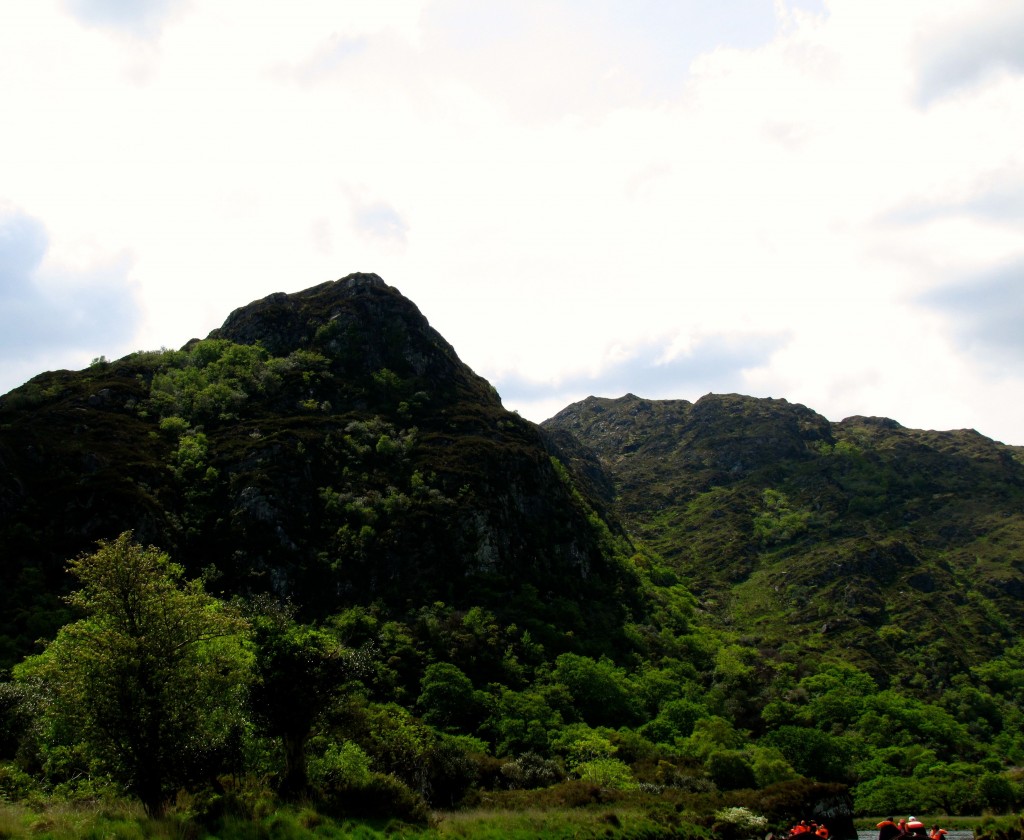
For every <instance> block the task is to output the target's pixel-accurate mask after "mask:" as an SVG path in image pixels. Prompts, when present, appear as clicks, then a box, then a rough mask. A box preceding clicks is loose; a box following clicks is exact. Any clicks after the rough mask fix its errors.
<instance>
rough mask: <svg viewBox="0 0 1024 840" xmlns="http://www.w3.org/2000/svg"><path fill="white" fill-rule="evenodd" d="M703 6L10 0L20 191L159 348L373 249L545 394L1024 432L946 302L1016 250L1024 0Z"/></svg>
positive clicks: (3, 174)
mask: <svg viewBox="0 0 1024 840" xmlns="http://www.w3.org/2000/svg"><path fill="white" fill-rule="evenodd" d="M700 5H701V10H702V13H701V14H697V12H696V11H695V9H696V7H695V6H694V5H693V4H692V3H688V2H680V3H660V2H655V0H642V1H641V2H638V3H637V4H631V5H630V7H629V13H628V14H625V13H624V11H623V10H624V8H625V7H623V6H621V4H617V3H613V2H610V0H609V2H605V0H600V2H595V3H592V4H591V3H588V4H581V3H576V2H571V0H564V2H554V3H540V2H521V3H504V2H499V3H492V4H487V5H486V6H480V4H475V3H465V2H462V0H416V2H412V0H410V2H398V0H393V1H391V2H384V3H381V2H369V0H367V2H348V3H345V4H336V3H333V2H314V0H307V1H306V2H297V3H292V4H287V5H279V6H266V5H264V6H253V5H252V4H247V3H241V2H238V0H216V2H208V3H206V2H204V3H196V2H192V3H187V4H184V5H179V4H163V5H161V4H156V6H154V7H152V8H153V9H157V10H158V11H159V10H161V9H162V10H163V11H162V12H161V13H160V14H158V15H156V17H155V18H153V19H154V20H156V21H158V23H159V26H158V28H157V29H154V30H152V32H153V33H155V34H151V35H149V36H148V37H146V38H140V37H125V30H124V27H121V28H118V26H116V25H115V23H116V22H114V21H109V20H108V21H107V22H106V23H105V24H103V22H102V21H100V20H99V18H98V17H97V14H98V12H97V13H96V14H94V15H93V16H92V19H83V13H82V11H81V8H79V9H78V16H77V17H76V16H75V15H72V14H69V13H68V8H69V7H68V6H67V5H65V4H64V3H60V2H56V0H40V2H38V3H33V4H31V5H29V4H25V5H23V6H20V7H17V8H16V7H14V6H10V7H4V8H3V9H2V10H0V108H2V109H3V113H4V114H5V115H8V116H7V121H8V123H9V124H10V125H13V126H16V130H13V131H9V132H6V133H5V136H4V137H3V139H2V140H0V143H2V144H3V154H2V155H0V201H4V200H5V201H7V202H9V203H11V204H12V205H13V206H16V207H18V208H21V209H22V211H23V212H24V213H25V214H27V215H28V216H30V217H31V218H34V219H36V220H39V221H40V223H41V224H43V225H45V230H46V232H47V234H48V243H49V244H48V250H47V260H48V261H52V262H53V263H54V264H55V265H57V264H59V265H67V266H79V267H89V266H95V265H101V264H107V265H109V266H111V267H110V269H109V270H110V272H111V274H112V276H114V277H119V278H120V279H121V280H124V281H125V282H130V283H132V284H134V285H133V287H134V288H136V289H137V290H138V299H139V304H140V306H141V307H142V312H143V317H142V319H141V321H140V323H139V325H138V326H139V330H140V332H139V336H140V337H141V338H140V341H141V346H150V347H159V346H161V345H171V346H177V345H180V344H181V343H183V342H184V341H185V340H187V339H188V338H190V337H192V336H195V335H203V334H205V333H206V332H207V331H208V330H210V329H211V328H213V327H214V326H217V325H219V323H220V322H221V321H222V320H223V318H224V317H225V316H226V315H227V313H228V312H230V311H231V310H232V309H234V308H235V307H237V306H239V305H241V304H244V303H246V302H248V301H249V300H253V299H256V298H259V297H262V296H264V295H266V294H268V293H270V292H273V291H278V290H283V291H297V290H298V289H300V288H303V287H305V286H311V285H314V284H316V283H319V282H322V281H323V280H326V279H331V278H335V277H339V276H342V275H344V274H347V273H349V272H350V271H356V270H366V271H376V272H377V273H379V274H381V276H383V277H384V279H385V280H386V281H388V282H389V283H392V284H393V285H395V286H397V287H398V288H399V289H401V290H402V291H403V292H404V293H405V294H406V295H407V296H409V297H410V298H411V299H412V300H413V301H414V302H416V303H417V305H419V306H420V308H421V309H422V310H423V312H424V313H425V314H426V315H427V317H428V318H429V319H430V320H431V322H432V323H433V325H434V326H435V327H437V328H438V329H439V330H440V331H441V332H442V334H444V335H445V337H446V338H448V339H449V340H450V341H451V342H452V343H453V344H454V345H455V347H456V349H457V350H458V351H459V353H460V354H461V355H462V357H463V358H464V359H465V360H466V361H467V362H468V363H469V364H470V365H471V366H472V367H474V368H475V369H476V370H477V371H478V372H479V373H481V374H482V375H484V376H487V377H488V378H490V379H492V381H494V382H495V384H496V386H497V387H498V389H499V391H500V392H502V393H505V394H506V403H507V404H508V405H509V406H510V407H514V408H519V409H520V410H521V411H522V412H523V413H524V414H526V415H527V416H530V417H531V418H533V419H537V420H540V419H543V417H544V416H546V413H547V414H550V413H554V411H557V410H558V409H559V408H561V407H563V406H564V403H563V404H561V405H557V404H553V400H555V399H561V398H565V399H575V398H577V396H585V394H583V393H578V392H579V391H580V389H583V388H586V387H593V388H595V389H599V388H617V389H621V390H634V391H636V392H637V393H640V394H641V396H678V397H682V398H688V399H694V398H696V397H698V396H700V395H701V394H702V393H704V392H705V391H707V390H726V389H728V390H741V391H743V390H745V391H747V392H748V393H755V394H757V395H771V396H776V397H786V398H787V399H790V400H794V401H800V402H805V403H806V404H808V405H810V406H811V407H812V408H815V409H817V410H819V411H821V412H823V413H824V414H826V416H829V417H831V418H833V419H840V418H841V417H842V416H845V415H846V414H854V413H859V414H885V415H889V416H892V417H894V418H895V419H897V420H899V421H900V422H902V423H904V424H905V425H920V426H929V427H952V426H975V427H977V428H978V429H979V430H980V431H982V432H983V433H986V434H991V435H993V436H996V437H1001V438H1003V439H1008V440H1011V441H1013V442H1021V443H1024V437H1021V433H1020V432H1019V431H1017V430H1019V429H1021V428H1024V423H1022V421H1024V398H1021V397H1024V394H1022V393H1021V391H1022V389H1024V381H1022V379H1021V377H1020V376H1018V375H1017V374H1016V373H1015V372H1014V370H1012V369H1010V368H1009V367H1000V365H999V364H996V365H995V366H993V364H992V360H991V358H989V359H988V363H987V365H985V364H982V363H981V361H979V359H978V358H977V356H976V355H975V354H973V353H971V352H969V351H968V349H967V347H966V345H965V343H964V336H965V335H966V334H967V333H966V332H965V330H968V331H969V329H970V325H971V324H975V323H976V321H973V320H971V318H974V317H976V313H975V315H971V314H970V313H971V312H972V310H971V309H970V307H961V308H953V307H946V308H943V309H938V308H936V306H935V305H934V302H933V303H930V304H927V305H926V303H925V301H927V300H932V299H931V298H928V295H929V293H930V291H931V290H933V289H936V288H947V287H950V286H952V285H953V284H956V283H964V282H966V280H965V278H976V277H986V276H991V272H993V271H998V270H999V267H1001V266H1006V265H1014V264H1019V261H1020V260H1021V258H1022V254H1024V242H1022V231H1021V228H1020V224H1019V221H1020V214H1021V203H1020V202H1019V201H1018V200H1017V198H1016V192H1015V191H1014V190H1013V184H1017V183H1021V182H1022V181H1024V170H1022V167H1021V159H1020V154H1019V149H1020V148H1021V146H1022V140H1024V138H1022V136H1021V135H1022V132H1024V105H1022V103H1024V96H1022V94H1024V81H1022V79H1021V74H1020V72H1019V70H1020V68H1019V66H1018V64H1017V63H1016V58H1015V56H1016V55H1017V54H1016V53H1015V52H1014V50H1013V48H1012V44H1011V45H1010V46H1006V45H1007V44H1009V43H1010V42H1009V41H1006V39H1003V40H999V39H998V38H997V39H996V40H995V41H993V40H992V39H993V38H994V37H995V35H994V34H993V33H997V32H999V31H1002V30H1005V31H1016V30H1014V29H1013V26H1012V25H1011V24H1013V22H1014V21H1016V20H1017V19H1018V17H1019V15H1017V13H1016V12H1015V11H1014V6H1015V5H1016V4H1009V3H1007V2H997V0H988V1H987V2H982V3H976V2H968V0H927V2H925V0H905V2H901V3H898V4H894V3H889V2H882V0H831V2H828V3H827V4H826V5H825V7H824V9H822V8H821V7H820V6H817V5H812V4H800V5H797V4H795V3H792V2H784V0H778V2H776V3H775V4H774V6H773V5H772V4H771V3H769V2H761V0H736V2H734V3H731V4H730V3H723V4H716V6H715V11H714V13H713V14H710V13H707V8H708V7H707V5H706V4H700ZM98 8H99V7H98V6H97V7H93V10H94V12H95V11H96V9H98ZM773 9H774V11H773ZM101 24H102V25H101ZM126 25H127V24H126ZM956 27H966V29H965V30H964V31H966V32H967V33H968V34H969V35H970V37H969V38H968V39H967V41H966V42H965V43H964V44H963V45H961V46H957V43H956V42H955V41H953V40H951V35H950V33H952V32H954V31H957V30H956ZM1000 27H1002V30H1000ZM129 34H130V33H129ZM968 42H969V43H968ZM992 44H996V46H999V44H1002V45H1003V47H1005V49H1004V48H1003V47H999V49H996V50H995V52H994V53H990V52H986V50H987V49H988V46H991V45H992ZM986 45H988V46H986ZM958 51H959V52H958ZM986 55H988V56H989V57H990V58H991V60H989V59H986V58H984V56H986ZM965 56H966V57H965ZM972 62H973V63H972ZM979 62H980V63H979ZM922 103H924V104H925V105H926V107H922ZM123 253H127V254H130V255H131V258H132V259H131V261H130V262H124V263H116V261H115V262H111V259H112V258H111V256H110V255H118V254H123ZM83 270H85V269H84V268H83ZM53 282H55V283H56V282H58V281H57V280H54V281H53ZM968 288H970V287H968ZM723 348H733V350H732V351H730V352H732V355H730V354H729V353H728V352H726V351H725V350H723ZM100 352H103V351H102V350H101V351H100ZM627 374H628V375H635V376H636V377H637V379H638V382H641V383H643V384H637V385H636V386H635V387H629V386H627V385H625V378H626V376H627ZM659 374H661V375H662V376H661V378H659V376H658V375H659ZM718 377H720V378H718ZM3 381H7V382H9V381H10V379H5V380H3ZM716 382H717V383H719V384H716ZM644 388H647V389H648V393H646V394H644V393H641V391H642V390H643V389H644ZM673 389H678V390H677V391H676V392H674V393H673ZM0 390H2V385H0ZM655 391H658V393H655ZM513 394H514V395H515V399H513V398H512V397H511V396H510V395H513ZM552 395H555V396H552ZM605 395H612V396H614V395H616V394H614V393H612V394H605ZM1008 395H1015V398H1013V399H1008ZM552 406H553V409H554V410H551V408H552Z"/></svg>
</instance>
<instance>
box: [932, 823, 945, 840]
mask: <svg viewBox="0 0 1024 840" xmlns="http://www.w3.org/2000/svg"><path fill="white" fill-rule="evenodd" d="M948 833H949V832H947V831H946V829H944V828H939V827H938V826H937V825H933V826H932V830H931V832H929V834H928V837H929V838H930V840H942V838H943V837H945V836H946V835H947V834H948Z"/></svg>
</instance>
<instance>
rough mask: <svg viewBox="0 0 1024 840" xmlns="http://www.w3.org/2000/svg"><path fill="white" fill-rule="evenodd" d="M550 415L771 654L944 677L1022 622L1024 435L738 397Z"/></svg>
mask: <svg viewBox="0 0 1024 840" xmlns="http://www.w3.org/2000/svg"><path fill="white" fill-rule="evenodd" d="M543 428H544V429H545V430H547V431H549V432H551V433H553V434H555V433H557V434H558V435H559V436H560V437H559V438H558V439H559V440H565V439H566V437H567V436H570V435H571V436H572V437H574V438H575V439H576V440H577V441H578V446H577V447H576V450H575V454H573V450H570V449H566V450H565V451H566V452H567V453H569V454H568V457H569V460H570V463H572V464H573V465H574V466H576V467H577V468H578V469H580V470H581V472H582V473H583V474H584V475H595V474H596V473H597V472H598V471H599V470H603V471H604V472H605V473H606V476H607V477H606V478H605V479H601V480H595V481H593V482H591V484H590V486H591V487H592V489H593V492H595V493H597V494H599V495H600V498H601V499H602V501H603V503H604V504H606V505H608V506H610V507H611V509H613V510H614V511H615V512H616V513H617V514H618V515H619V516H620V517H621V518H622V520H623V522H624V523H625V525H626V527H627V528H628V529H629V530H630V532H631V534H633V535H634V536H635V537H637V538H640V539H642V540H643V541H645V542H646V543H648V544H649V545H651V546H653V547H654V548H655V549H656V550H657V551H658V553H659V554H660V555H661V556H662V557H663V558H664V559H665V561H666V562H667V564H668V565H669V566H670V567H672V568H673V569H675V570H677V571H678V572H679V573H680V574H682V575H683V576H684V578H685V580H686V582H687V583H688V585H689V587H690V588H691V590H692V591H693V592H694V594H695V595H696V596H697V598H698V601H699V604H700V606H701V608H702V610H703V611H704V614H705V615H706V616H707V617H708V618H709V619H710V620H711V621H712V622H713V623H714V624H715V625H716V626H718V627H720V628H729V629H731V630H733V631H734V632H736V633H737V634H739V635H740V636H742V637H743V638H744V639H745V640H746V641H747V642H748V643H749V644H752V645H754V646H756V647H759V648H762V649H764V650H767V651H772V654H771V655H772V656H781V657H783V658H789V659H791V660H793V661H802V660H803V659H804V658H806V657H811V658H812V659H815V658H818V657H820V656H823V655H835V654H836V652H842V656H843V657H844V658H845V659H847V660H848V661H850V662H853V663H855V664H857V665H859V666H860V667H863V668H865V669H866V670H867V671H869V672H870V673H871V674H872V675H873V676H874V677H875V678H876V679H878V680H879V681H880V682H881V683H882V684H888V683H889V682H890V680H891V679H898V680H903V681H907V682H909V683H911V684H914V685H917V686H918V687H919V688H920V689H930V690H933V691H934V690H941V689H942V688H943V687H944V686H948V685H949V681H950V679H951V678H952V677H953V676H954V675H956V674H958V673H963V672H965V671H966V670H967V669H968V668H969V666H970V665H971V664H974V663H976V662H978V661H980V660H984V659H988V658H990V657H993V656H996V655H998V654H999V653H1001V652H1002V651H1003V650H1004V648H1005V647H1007V646H1009V645H1010V644H1011V643H1012V642H1013V641H1015V640H1016V639H1017V638H1018V637H1019V636H1020V634H1021V632H1022V631H1024V556H1022V554H1021V547H1022V546H1024V450H1022V449H1021V448H1020V447H1010V446H1005V445H1003V444H1000V443H996V442H994V441H992V440H989V439H988V438H985V437H983V436H982V435H979V434H978V433H977V432H975V431H973V430H960V431H949V432H935V431H920V430H914V429H906V428H903V427H902V426H900V425H899V423H897V422H895V421H893V420H889V419H885V418H877V417H850V418H847V419H846V420H843V421H842V422H838V423H835V422H829V421H828V420H826V419H825V418H824V417H822V416H821V415H819V414H817V413H815V412H814V411H812V410H811V409H809V408H806V407H805V406H802V405H796V404H791V403H789V402H787V401H786V400H780V399H756V398H752V397H744V396H738V395H735V394H730V395H716V394H709V395H707V396H705V397H703V398H701V399H699V400H697V401H696V402H695V403H690V402H687V401H684V400H644V399H641V398H639V397H636V396H634V395H632V394H628V395H626V396H624V397H622V398H619V399H601V398H596V397H590V398H589V399H586V400H584V401H582V402H579V403H576V404H574V405H571V406H569V407H567V408H566V409H564V410H563V411H561V412H560V413H559V414H557V415H556V416H555V417H553V418H551V419H550V420H548V421H546V422H545V423H544V424H543ZM580 453H582V454H580ZM595 459H596V463H595Z"/></svg>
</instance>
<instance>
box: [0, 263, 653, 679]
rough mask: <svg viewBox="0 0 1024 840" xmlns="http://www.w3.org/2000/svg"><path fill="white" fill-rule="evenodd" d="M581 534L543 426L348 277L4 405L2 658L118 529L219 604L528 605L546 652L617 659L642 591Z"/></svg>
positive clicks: (411, 316) (414, 318)
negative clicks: (167, 557) (580, 647)
mask: <svg viewBox="0 0 1024 840" xmlns="http://www.w3.org/2000/svg"><path fill="white" fill-rule="evenodd" d="M591 516H592V513H591V511H590V509H589V506H588V505H587V504H586V503H585V502H583V501H582V497H581V496H579V494H578V493H574V490H573V488H572V487H571V486H569V484H567V482H566V480H565V477H564V476H563V475H561V474H560V473H559V472H558V471H556V469H555V468H554V466H553V465H552V463H551V461H550V459H549V456H548V454H547V452H546V450H545V448H544V444H543V441H542V438H541V434H540V433H539V431H538V429H537V427H535V426H534V425H533V424H531V423H528V422H526V421H524V420H522V419H521V418H519V417H518V416H517V415H515V414H512V413H510V412H507V411H505V410H504V409H503V408H502V406H501V403H500V400H499V399H498V396H497V394H496V393H495V391H494V389H493V388H492V387H491V386H490V385H489V384H488V383H487V382H485V381H484V380H483V379H481V378H480V377H478V376H477V375H475V374H474V373H473V372H472V371H471V370H469V368H467V367H466V366H465V365H464V364H463V363H462V362H461V361H460V360H459V359H458V357H457V356H456V354H455V351H454V350H453V349H452V347H451V346H450V345H449V344H448V343H447V342H446V341H445V340H444V339H443V338H442V337H441V336H440V335H439V334H438V333H437V332H436V331H435V330H433V329H432V328H431V327H430V326H429V324H428V323H427V321H426V319H425V318H423V316H422V314H421V313H420V312H419V310H418V309H417V308H416V307H415V305H413V304H412V303H411V302H410V301H408V300H407V299H405V298H404V297H402V296H401V295H400V294H399V293H398V292H397V291H396V290H395V289H393V288H391V287H389V286H387V285H386V284H385V283H384V282H383V281H382V280H381V279H380V278H379V277H377V276H375V275H365V274H356V275H351V276H349V277H346V278H344V279H342V280H339V281H336V282H331V283H325V284H323V285H320V286H317V287H315V288H311V289H308V290H306V291H303V292H300V293H297V294H293V295H285V294H275V295H271V296H270V297H267V298H265V299H263V300H260V301H256V302H254V303H252V304H250V305H248V306H245V307H243V308H241V309H238V310H236V311H235V312H233V313H232V314H231V315H230V316H229V317H228V318H227V320H226V321H225V323H224V325H223V326H222V327H221V328H220V329H217V330H214V331H213V332H212V333H211V334H210V336H209V337H208V338H207V339H206V340H204V341H197V340H193V341H191V342H189V344H188V345H186V346H185V348H183V349H182V350H180V351H160V352H153V353H136V354H133V355H131V356H128V357H126V358H124V359H120V360H118V361H116V362H100V363H97V364H94V365H93V366H91V367H90V368H88V369H86V370H84V371H80V372H67V371H62V372H56V373H47V374H43V375H41V376H38V377H36V378H35V379H33V380H32V381H31V382H30V383H28V384H26V385H25V386H23V387H22V388H19V389H17V390H15V391H13V392H12V393H10V394H8V395H7V396H5V397H4V398H3V399H2V401H0V546H2V549H0V551H2V556H0V591H2V592H3V594H2V595H0V611H2V614H3V615H4V616H7V617H8V618H7V619H6V622H7V626H6V627H4V628H3V631H4V633H5V635H6V637H7V647H6V649H5V650H3V651H0V659H3V660H6V661H7V662H8V663H9V662H10V661H11V660H12V659H14V658H16V657H17V656H18V655H20V654H23V653H24V652H26V650H27V649H29V647H30V645H31V642H32V640H33V639H35V638H36V637H38V636H40V635H43V634H44V632H45V631H47V630H50V629H52V627H55V626H59V623H60V622H61V620H63V618H64V617H66V613H64V612H63V610H61V609H60V608H59V607H58V604H57V602H56V601H55V600H54V593H57V592H61V591H63V590H64V588H65V586H66V582H65V580H64V575H63V572H62V568H63V564H64V562H65V561H66V560H67V559H68V558H70V557H74V556H75V555H77V554H79V553H80V552H82V551H87V550H91V549H92V548H93V547H94V546H95V542H96V540H97V539H101V538H106V539H109V538H112V537H114V536H116V535H117V534H118V533H119V532H121V531H122V530H126V529H132V530H134V532H135V535H136V538H137V539H139V540H141V541H144V542H147V543H155V544H157V545H159V546H160V547H162V548H164V549H166V550H168V551H169V552H170V553H171V554H172V556H174V557H176V558H181V561H182V562H184V563H186V564H187V565H188V567H189V568H190V569H191V570H193V571H195V572H198V571H199V570H207V572H208V574H210V575H212V576H213V579H214V580H215V582H216V587H217V588H218V589H222V590H223V591H227V592H243V593H245V592H261V591H262V592H270V593H273V594H275V595H277V596H286V597H289V598H291V599H293V600H294V601H295V602H296V603H297V604H299V605H300V606H301V607H302V609H303V610H304V611H305V613H306V614H307V615H309V616H311V617H316V616H320V617H322V616H325V615H328V614H330V613H333V612H337V611H338V610H339V609H341V608H343V607H345V606H348V605H351V604H372V603H375V602H382V603H385V604H387V605H388V606H389V609H393V610H399V611H400V610H401V609H404V608H406V607H408V608H413V607H419V606H422V605H424V604H430V603H431V602H433V601H444V602H446V603H449V604H451V605H455V606H459V605H466V604H483V605H486V606H489V607H493V608H494V609H495V610H496V611H497V612H498V613H499V614H501V615H503V614H505V613H506V612H508V611H509V609H510V604H512V603H514V602H515V601H516V600H517V599H518V598H519V597H520V596H521V597H522V598H523V599H525V601H526V602H529V603H530V604H531V605H532V606H531V608H530V610H529V615H528V616H527V625H529V624H530V623H531V619H532V620H535V621H537V622H538V626H537V627H535V628H534V630H535V632H539V633H541V635H542V636H544V637H545V641H548V642H551V643H552V644H554V645H555V646H556V647H557V646H564V645H565V637H564V636H563V634H566V633H568V634H570V636H571V635H572V634H575V636H576V637H577V638H578V639H579V640H580V642H579V643H581V644H584V645H586V644H587V643H588V640H589V642H591V643H592V644H594V645H610V646H612V647H614V646H615V644H616V642H615V640H614V638H613V636H615V635H616V634H618V633H620V632H621V626H622V623H623V620H624V618H625V617H626V615H627V614H628V611H629V610H631V609H633V608H635V607H636V606H637V603H638V599H637V596H636V593H635V589H636V581H635V579H634V578H633V577H632V576H631V575H630V574H628V573H627V572H625V571H624V568H623V567H622V566H621V564H620V563H619V562H618V561H617V560H616V559H615V558H613V557H612V556H611V555H610V553H609V552H608V550H607V546H606V545H603V544H602V541H605V542H606V541H607V540H608V538H609V536H610V535H608V534H607V531H606V530H605V531H604V532H602V531H600V530H595V528H594V527H593V524H592V523H591V522H590V519H589V517H591ZM612 593H616V595H615V597H611V595H612ZM556 618H557V621H556V623H557V625H558V630H557V634H556V635H557V636H558V637H559V638H548V637H549V636H551V634H552V632H555V631H553V629H552V626H553V625H549V624H547V623H546V622H547V619H556ZM542 619H543V620H542ZM51 621H55V622H56V624H54V625H52V627H51V626H49V625H50V622H51ZM574 644H576V643H574Z"/></svg>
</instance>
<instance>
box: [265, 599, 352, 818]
mask: <svg viewBox="0 0 1024 840" xmlns="http://www.w3.org/2000/svg"><path fill="white" fill-rule="evenodd" d="M252 623H253V638H254V640H255V643H256V644H255V650H256V668H255V673H256V680H255V682H254V684H253V691H252V708H253V710H254V712H255V714H256V719H257V722H258V723H259V724H260V725H261V726H262V727H263V729H264V730H265V731H266V732H267V734H268V735H270V736H272V737H274V738H280V739H281V746H282V748H283V752H284V765H285V766H284V772H283V774H282V776H281V782H280V790H281V793H282V794H283V795H285V796H286V797H290V798H297V797H301V796H303V795H304V794H306V792H307V788H308V784H309V780H308V777H307V769H306V744H307V742H308V741H309V738H310V735H311V734H312V732H313V729H314V726H315V725H316V723H317V720H318V718H319V717H320V716H321V714H322V713H323V712H324V711H325V710H326V709H327V708H328V706H329V705H330V704H331V703H332V702H333V701H334V700H336V699H337V698H338V697H340V696H341V692H342V689H343V687H344V685H345V683H346V681H347V680H348V679H350V678H352V677H354V676H356V675H358V674H359V673H361V671H362V670H363V659H362V656H361V655H360V654H359V653H358V652H356V651H352V650H350V649H348V648H346V647H344V646H343V645H342V644H341V643H340V642H339V641H338V639H337V638H336V637H335V636H334V635H333V634H331V633H330V632H328V631H327V630H324V629H322V628H317V627H312V626H309V625H306V624H296V623H295V622H294V621H293V615H292V611H291V610H290V609H289V608H285V607H279V606H275V605H273V604H268V603H261V604H258V605H257V609H256V610H254V611H253V615H252Z"/></svg>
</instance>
